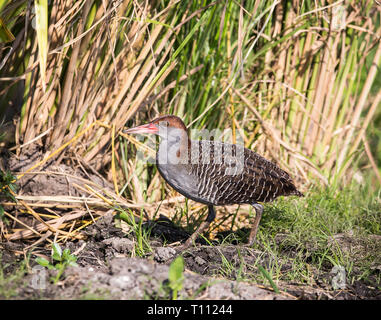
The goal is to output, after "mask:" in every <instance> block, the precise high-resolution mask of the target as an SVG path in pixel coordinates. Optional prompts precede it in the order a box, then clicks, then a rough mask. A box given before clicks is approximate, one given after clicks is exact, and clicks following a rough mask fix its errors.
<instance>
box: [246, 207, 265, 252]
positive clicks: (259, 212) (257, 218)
mask: <svg viewBox="0 0 381 320" xmlns="http://www.w3.org/2000/svg"><path fill="white" fill-rule="evenodd" d="M253 208H254V210H255V219H254V224H253V227H252V228H251V231H250V234H249V238H248V240H247V244H248V245H249V246H251V245H252V244H253V243H254V240H255V237H256V235H257V232H258V226H259V221H261V218H262V213H263V206H262V205H261V204H259V203H254V204H253Z"/></svg>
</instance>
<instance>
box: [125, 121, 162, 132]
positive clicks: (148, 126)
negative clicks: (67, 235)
mask: <svg viewBox="0 0 381 320" xmlns="http://www.w3.org/2000/svg"><path fill="white" fill-rule="evenodd" d="M123 132H124V133H128V134H132V133H154V134H158V133H159V128H158V127H157V126H156V125H155V124H153V123H148V124H143V125H141V126H138V127H135V128H130V129H127V130H123Z"/></svg>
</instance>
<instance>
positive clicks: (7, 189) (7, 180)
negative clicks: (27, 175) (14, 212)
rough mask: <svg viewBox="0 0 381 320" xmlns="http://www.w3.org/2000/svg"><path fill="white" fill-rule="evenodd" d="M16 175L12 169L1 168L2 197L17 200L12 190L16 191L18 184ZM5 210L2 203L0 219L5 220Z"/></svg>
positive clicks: (0, 187)
mask: <svg viewBox="0 0 381 320" xmlns="http://www.w3.org/2000/svg"><path fill="white" fill-rule="evenodd" d="M15 181H16V177H15V176H14V175H12V173H11V172H10V171H6V172H4V171H2V170H1V169H0V199H1V198H5V199H10V200H12V201H14V202H17V200H16V198H15V197H14V196H13V194H12V192H13V193H15V192H16V189H17V186H16V185H15V184H14V182H15ZM4 217H5V211H4V208H3V206H2V205H0V220H5V219H4Z"/></svg>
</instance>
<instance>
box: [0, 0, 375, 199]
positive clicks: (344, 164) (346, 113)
mask: <svg viewBox="0 0 381 320" xmlns="http://www.w3.org/2000/svg"><path fill="white" fill-rule="evenodd" d="M36 8H37V9H36ZM0 10H1V11H0V12H1V17H2V19H3V21H4V22H5V23H6V24H7V27H8V29H9V30H11V32H12V33H13V35H15V40H14V41H13V42H12V43H11V44H8V46H4V45H2V46H1V47H0V58H1V59H2V60H4V59H6V63H5V64H4V65H3V67H2V68H1V70H0V113H1V114H2V115H5V114H9V113H12V112H13V111H10V110H15V109H16V110H19V111H18V114H19V121H18V122H17V130H16V137H15V144H16V146H20V145H21V144H23V143H24V144H25V143H27V142H28V141H31V140H33V139H35V138H36V137H38V139H37V141H36V142H37V143H39V144H41V145H43V146H44V148H45V149H46V151H47V152H48V153H51V152H53V151H54V150H57V149H58V148H59V147H60V146H61V145H63V144H64V143H65V142H68V141H70V140H71V139H73V138H76V139H75V141H74V142H73V143H71V144H70V148H69V149H68V150H70V152H71V154H74V153H75V154H76V156H77V157H80V158H82V159H83V160H84V161H85V162H89V163H92V164H93V165H94V167H95V168H96V169H98V170H99V169H102V168H103V169H105V170H106V171H108V170H109V168H110V166H111V163H112V161H113V160H112V159H114V163H113V165H112V169H113V170H111V171H112V172H113V176H114V182H116V184H115V185H116V189H118V186H119V189H121V190H123V194H124V195H125V196H127V197H129V198H132V199H134V200H136V201H138V202H140V201H143V199H142V193H143V191H144V190H149V191H152V192H148V194H149V198H148V199H147V201H155V200H159V199H160V198H161V196H162V193H161V192H160V189H158V187H159V186H160V184H161V181H160V180H159V176H158V174H157V172H155V171H154V170H151V169H150V168H149V167H147V166H146V165H144V164H142V163H139V162H138V161H135V160H133V159H132V158H131V146H132V145H133V144H134V143H135V144H136V143H137V142H136V141H135V140H134V141H133V140H124V139H119V138H117V137H116V136H117V133H118V132H119V131H120V129H121V128H123V126H125V125H126V124H127V125H130V124H132V120H134V121H135V122H144V121H147V120H148V119H150V118H153V117H154V116H156V115H157V114H164V113H172V114H176V115H179V116H181V117H182V118H183V119H184V121H185V122H186V123H187V124H188V125H189V126H192V127H194V128H208V129H212V128H220V129H224V128H227V127H230V128H232V132H233V135H232V139H233V141H237V140H238V139H242V140H243V141H244V143H245V146H246V147H248V148H251V149H254V150H256V151H258V152H259V153H262V154H264V155H265V156H267V157H269V158H271V159H273V160H275V161H277V162H279V163H280V164H281V165H282V166H283V167H286V168H287V169H288V170H289V171H291V172H292V174H293V175H295V176H296V177H299V178H300V182H301V183H310V182H313V181H315V182H316V181H317V182H318V183H323V184H328V183H330V184H338V183H340V182H342V181H343V178H345V179H348V178H350V177H351V176H352V175H353V173H354V168H353V166H351V164H352V163H353V162H354V160H355V159H356V157H359V156H360V155H361V156H362V155H364V151H363V143H364V141H365V142H366V139H367V138H366V136H365V130H366V128H367V126H368V125H369V122H370V121H371V119H372V117H373V115H374V113H375V111H376V109H377V107H378V106H379V105H380V99H381V92H380V90H377V89H376V90H374V89H373V90H372V91H371V89H372V86H373V83H374V82H375V79H376V76H377V74H378V76H379V71H377V70H378V69H379V67H380V63H381V57H380V56H381V41H380V34H381V25H380V16H381V9H380V6H378V5H377V4H376V3H375V2H374V1H372V0H364V1H336V2H332V1H326V0H322V1H300V0H293V1H269V0H252V1H245V2H237V1H233V0H227V1H214V2H208V1H196V0H194V1H178V0H177V1H176V0H167V1H140V2H139V1H134V2H133V1H127V0H121V1H108V0H103V1H100V0H96V1H93V0H80V1H71V0H57V1H54V4H53V2H52V1H46V0H38V1H37V0H36V1H34V3H33V5H31V3H30V2H27V1H21V0H20V1H12V2H10V3H6V2H4V1H0ZM44 21H48V23H47V27H44ZM46 39H47V41H46ZM377 72H378V73H377ZM371 92H373V94H371ZM374 92H376V93H374ZM20 97H22V99H20ZM96 120H101V121H102V123H103V125H98V124H96V125H94V122H95V121H96ZM111 125H114V126H115V132H116V134H115V136H113V135H112V130H111ZM89 126H91V127H90V128H89V129H88V130H87V131H85V133H84V134H81V135H80V136H76V135H77V134H78V133H79V132H81V130H82V129H85V128H88V127H89ZM112 137H115V144H114V145H112V147H111V139H112ZM131 141H133V142H134V143H131ZM17 151H18V152H21V151H22V148H19V147H18V149H17ZM113 152H114V156H115V158H113V156H112V153H113ZM367 154H368V155H369V152H368V153H367ZM68 155H70V153H68ZM115 172H120V174H119V175H116V174H115ZM116 176H117V177H118V178H117V179H116V178H115V177H116ZM142 177H145V178H144V179H142ZM109 178H110V179H111V178H112V176H111V174H110V175H109ZM155 190H156V192H154V191H155ZM117 191H118V190H117Z"/></svg>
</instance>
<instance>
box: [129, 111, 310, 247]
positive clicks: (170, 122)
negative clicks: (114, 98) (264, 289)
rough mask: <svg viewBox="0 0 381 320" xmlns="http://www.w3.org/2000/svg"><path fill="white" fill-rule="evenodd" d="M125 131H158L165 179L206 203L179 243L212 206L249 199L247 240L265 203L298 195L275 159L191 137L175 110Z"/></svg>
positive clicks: (249, 241)
mask: <svg viewBox="0 0 381 320" xmlns="http://www.w3.org/2000/svg"><path fill="white" fill-rule="evenodd" d="M123 132H124V133H127V134H154V135H158V136H159V137H160V143H159V148H158V151H157V153H156V166H157V169H158V171H159V173H160V175H161V176H162V177H163V178H164V180H165V181H166V182H167V183H168V184H169V185H170V186H171V187H172V188H173V189H175V190H176V191H177V192H179V193H180V194H182V195H183V196H185V197H186V198H189V199H191V200H194V201H196V202H199V203H201V204H204V205H206V206H207V207H208V214H207V217H206V219H205V221H203V222H202V223H201V224H200V225H199V227H198V228H197V229H196V231H194V232H193V234H191V235H190V237H189V238H188V239H187V240H186V241H185V243H184V244H183V248H188V247H189V246H191V245H192V244H194V243H195V240H196V239H197V237H198V236H199V235H201V234H202V233H203V232H204V231H205V230H206V229H207V228H208V227H209V225H210V223H211V222H212V221H213V220H214V219H215V217H216V212H215V208H214V207H215V206H223V205H232V204H250V205H252V207H253V208H254V210H255V218H254V222H253V225H252V228H251V230H250V233H249V236H248V239H247V245H248V246H251V245H252V244H253V243H254V242H255V239H256V235H257V232H258V226H259V222H260V220H261V218H262V214H263V210H264V207H263V205H262V204H261V203H260V202H270V201H272V200H274V199H275V198H277V197H279V196H291V195H295V196H299V197H302V196H303V194H302V193H301V192H300V191H298V190H297V188H296V186H295V184H294V182H293V180H292V179H291V177H290V175H289V174H288V173H287V172H286V171H284V170H282V169H281V168H280V167H279V166H277V165H276V164H275V163H273V162H271V161H269V160H267V159H265V158H264V157H262V156H261V155H259V154H257V153H256V152H254V151H252V150H249V149H247V148H244V146H243V145H239V144H230V143H224V142H220V141H216V140H191V139H190V137H189V134H188V130H187V127H186V126H185V124H184V122H183V121H182V120H181V118H179V117H177V116H175V115H163V116H159V117H158V118H155V119H154V120H152V121H151V122H149V123H147V124H143V125H140V126H136V127H133V128H130V129H127V130H123Z"/></svg>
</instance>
